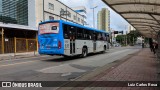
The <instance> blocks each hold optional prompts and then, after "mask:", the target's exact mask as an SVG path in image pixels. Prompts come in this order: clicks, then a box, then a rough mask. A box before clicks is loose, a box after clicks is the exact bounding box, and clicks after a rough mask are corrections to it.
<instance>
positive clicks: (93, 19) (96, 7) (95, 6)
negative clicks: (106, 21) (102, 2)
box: [91, 6, 98, 28]
mask: <svg viewBox="0 0 160 90" xmlns="http://www.w3.org/2000/svg"><path fill="white" fill-rule="evenodd" d="M97 7H98V6H95V7H93V8H91V9H93V27H94V28H95V18H94V9H95V8H97Z"/></svg>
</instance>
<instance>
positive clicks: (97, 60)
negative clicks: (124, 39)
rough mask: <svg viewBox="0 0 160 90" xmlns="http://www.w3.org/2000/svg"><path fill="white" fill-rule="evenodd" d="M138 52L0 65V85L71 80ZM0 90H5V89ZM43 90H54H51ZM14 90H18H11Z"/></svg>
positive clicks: (123, 50) (120, 50)
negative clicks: (5, 83)
mask: <svg viewBox="0 0 160 90" xmlns="http://www.w3.org/2000/svg"><path fill="white" fill-rule="evenodd" d="M139 49H140V47H127V48H124V47H122V48H113V49H111V50H109V51H107V52H106V53H104V54H95V55H89V56H88V57H86V58H72V59H66V58H63V57H61V56H40V57H31V58H30V57H29V58H26V59H16V60H6V61H0V81H68V80H73V79H76V78H77V77H79V76H81V75H83V74H85V73H89V72H91V71H93V70H95V69H97V68H99V67H102V66H104V65H106V64H109V63H111V62H114V61H116V60H119V59H120V58H123V57H125V56H127V55H128V54H132V53H135V52H137V51H138V50H139ZM1 89H2V90H8V89H7V88H0V90H1ZM34 89H35V88H34ZM45 89H47V90H53V88H45ZM14 90H17V89H16V88H14ZM21 90H23V89H21ZM26 90H28V89H26ZM37 90H39V89H38V88H37ZM41 90H44V89H41Z"/></svg>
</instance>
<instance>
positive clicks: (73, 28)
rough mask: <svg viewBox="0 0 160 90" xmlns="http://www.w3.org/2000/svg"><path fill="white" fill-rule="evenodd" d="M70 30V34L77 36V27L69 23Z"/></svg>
mask: <svg viewBox="0 0 160 90" xmlns="http://www.w3.org/2000/svg"><path fill="white" fill-rule="evenodd" d="M68 30H69V36H70V37H74V38H75V37H76V27H74V26H69V25H68Z"/></svg>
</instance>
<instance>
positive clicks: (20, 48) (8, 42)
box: [0, 35, 37, 54]
mask: <svg viewBox="0 0 160 90" xmlns="http://www.w3.org/2000/svg"><path fill="white" fill-rule="evenodd" d="M2 45H3V47H4V48H3V47H2ZM3 51H4V53H21V52H33V51H35V52H36V51H37V40H36V39H27V38H16V37H15V38H4V43H3V44H2V38H1V35H0V54H3Z"/></svg>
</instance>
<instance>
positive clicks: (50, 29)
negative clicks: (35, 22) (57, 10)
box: [39, 22, 59, 34]
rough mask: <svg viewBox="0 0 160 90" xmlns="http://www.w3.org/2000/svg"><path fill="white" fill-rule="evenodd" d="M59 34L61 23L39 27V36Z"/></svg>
mask: <svg viewBox="0 0 160 90" xmlns="http://www.w3.org/2000/svg"><path fill="white" fill-rule="evenodd" d="M58 33H59V23H58V22H55V23H45V24H41V25H39V34H58Z"/></svg>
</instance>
